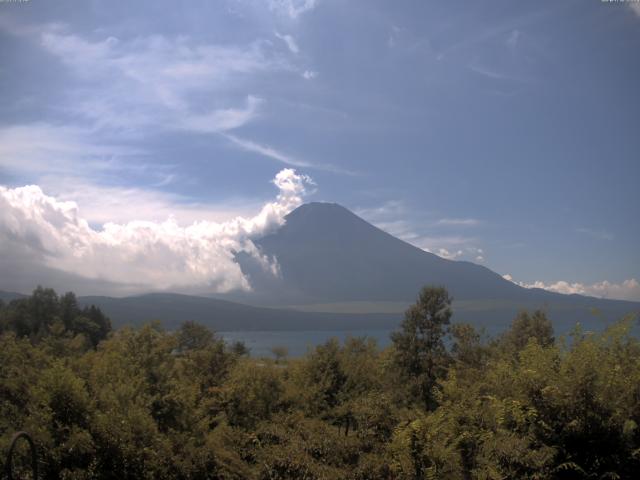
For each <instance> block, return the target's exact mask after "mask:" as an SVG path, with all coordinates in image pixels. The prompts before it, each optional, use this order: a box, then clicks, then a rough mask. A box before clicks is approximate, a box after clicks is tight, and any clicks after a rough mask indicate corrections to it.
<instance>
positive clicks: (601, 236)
mask: <svg viewBox="0 0 640 480" xmlns="http://www.w3.org/2000/svg"><path fill="white" fill-rule="evenodd" d="M576 232H578V233H582V234H584V235H587V236H589V237H591V238H595V239H598V240H613V239H614V235H613V233H610V232H606V231H604V230H597V229H593V228H584V227H582V228H576Z"/></svg>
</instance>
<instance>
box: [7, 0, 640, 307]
mask: <svg viewBox="0 0 640 480" xmlns="http://www.w3.org/2000/svg"><path fill="white" fill-rule="evenodd" d="M639 5H640V3H619V2H615V3H612V2H600V1H599V0H593V1H591V0H579V1H536V2H512V1H491V2H489V1H474V2H450V1H447V2H445V1H439V2H431V1H407V2H388V1H372V0H368V1H337V0H316V1H314V0H298V1H295V0H263V1H258V0H226V1H224V0H221V1H218V2H213V1H198V0H192V1H190V2H185V3H177V2H165V1H158V0H154V1H139V2H104V1H82V2H79V1H58V2H44V1H41V0H40V1H39V0H30V1H28V2H17V3H0V40H1V45H2V46H1V47H0V102H1V105H2V108H0V185H3V186H4V188H5V190H4V191H5V193H6V195H9V194H10V193H7V192H10V191H13V189H16V188H19V187H22V186H24V185H38V186H39V187H40V189H41V192H42V195H46V196H48V197H50V198H54V199H56V201H57V202H63V201H74V202H76V204H77V206H78V210H77V212H75V211H74V212H75V213H68V212H67V211H66V210H65V212H67V213H65V215H67V214H68V215H71V216H73V215H76V216H78V215H79V216H80V217H81V218H82V219H86V220H87V221H88V225H89V226H90V227H91V228H92V229H93V230H96V231H100V230H101V229H102V225H103V224H104V223H106V222H113V223H114V224H118V225H126V224H128V223H130V222H133V221H148V222H152V223H153V222H155V223H154V224H159V223H162V222H163V221H165V220H166V219H167V218H168V217H169V215H173V216H174V218H175V221H176V223H177V224H178V225H179V226H181V227H186V226H188V225H191V224H192V223H193V222H196V221H209V222H214V221H216V222H225V221H229V219H231V218H233V217H236V216H237V215H241V216H243V217H245V218H249V219H254V218H257V217H256V215H258V212H261V211H262V210H261V209H263V208H264V205H265V204H268V203H269V202H274V197H275V196H276V194H277V193H278V191H277V190H276V189H275V188H274V185H273V181H272V180H273V179H274V177H275V176H276V174H278V172H280V171H282V170H283V169H284V168H293V169H295V170H296V172H297V174H295V175H297V176H296V177H291V178H294V180H293V181H294V182H298V183H297V184H296V185H302V184H304V187H300V190H299V191H297V192H298V193H300V195H301V199H302V201H310V200H319V201H331V202H337V203H340V204H342V205H344V206H346V207H348V208H350V209H351V210H353V211H355V212H356V213H358V214H360V215H361V216H363V217H364V218H365V219H367V220H369V221H371V222H372V223H375V224H376V225H378V226H380V227H381V228H384V229H385V230H387V231H389V232H390V233H393V234H395V235H397V236H399V237H401V238H403V239H405V240H407V241H409V242H411V243H413V244H414V245H416V246H419V247H421V248H424V249H428V250H429V251H432V252H434V253H437V254H440V255H442V256H446V257H448V258H455V259H465V260H470V261H474V262H477V263H481V264H484V265H486V266H488V267H489V268H491V269H493V270H495V271H496V272H498V273H500V274H509V275H510V276H511V278H512V279H513V280H514V281H518V282H522V283H524V284H527V285H532V284H534V283H535V282H542V283H538V284H537V285H540V286H545V287H548V288H549V287H551V288H555V289H556V290H559V291H567V292H571V291H578V292H582V293H590V294H595V295H604V296H613V297H618V298H635V299H638V300H640V285H638V283H637V279H640V249H639V248H638V237H639V234H640V222H639V221H638V219H639V218H640V207H639V205H640V193H639V192H640V190H639V188H638V182H639V180H640V134H639V132H638V130H639V127H640V94H639V93H638V85H640V56H639V55H638V51H640V6H639ZM291 175H294V174H293V173H291ZM301 175H307V176H308V177H309V178H308V179H306V178H305V177H301ZM310 179H312V181H313V184H312V183H311V180H310ZM307 180H309V181H307ZM278 188H280V193H281V195H282V192H283V190H282V188H281V186H279V187H278ZM303 190H304V192H303ZM32 193H33V192H32ZM296 194H297V193H296ZM12 198H13V197H12ZM16 198H17V197H16ZM20 198H21V199H22V200H20V201H21V202H22V203H21V205H22V207H21V208H23V209H24V208H31V207H25V205H31V204H33V202H32V200H28V199H27V200H25V198H26V197H24V195H23V196H22V197H20ZM296 198H297V197H296ZM16 202H17V200H16V201H14V202H13V203H11V205H13V207H12V208H17V207H16V205H17V204H16ZM29 202H31V203H29ZM275 202H276V203H278V201H277V200H275ZM285 203H286V205H289V206H291V205H294V204H296V202H293V203H291V202H288V200H287V202H285ZM280 204H282V203H281V202H280V203H278V205H280ZM7 208H8V207H7ZM34 211H35V210H34ZM276 211H277V212H280V213H281V211H280V210H278V209H277V208H276ZM78 212H79V213H78ZM24 213H25V212H22V213H21V214H24ZM25 215H26V217H25V218H27V217H29V218H31V217H30V215H29V214H28V212H27V214H25ZM258 216H259V215H258ZM12 218H13V219H14V220H15V218H17V217H12ZM67 218H68V216H65V219H67ZM69 218H70V217H69ZM74 218H75V217H74ZM9 220H10V219H8V216H7V217H5V218H4V229H5V237H4V238H5V239H10V238H11V239H13V240H12V241H14V240H15V239H16V238H18V237H19V236H20V235H27V234H28V235H32V236H34V235H35V236H38V235H40V236H46V235H50V234H51V229H54V230H55V229H56V228H57V227H56V225H57V224H56V222H55V221H50V220H47V226H46V228H44V227H43V228H44V229H42V228H40V227H38V228H40V230H37V232H36V233H34V232H35V230H34V231H33V232H30V233H29V232H26V233H25V232H22V233H20V234H18V233H16V230H15V228H14V229H13V230H11V228H10V225H11V223H10V221H9ZM65 221H67V220H65ZM74 221H76V220H74ZM34 228H35V227H34ZM74 228H75V227H74ZM247 228H249V227H247ZM62 230H64V229H62ZM65 231H66V230H65ZM7 232H9V233H7ZM47 232H49V233H47ZM85 233H86V232H85ZM55 235H57V233H56V234H55ZM69 235H71V234H69ZM69 235H67V234H66V233H65V236H64V238H65V239H67V240H65V241H66V242H75V241H77V239H76V240H69V238H71V237H69ZM87 235H92V234H91V232H89V233H88V234H87ZM181 235H182V233H181ZM234 239H236V240H237V238H236V237H234ZM101 241H102V240H101ZM234 241H235V240H234ZM243 241H244V240H243ZM23 243H24V242H23ZM36 243H38V244H39V245H41V244H44V243H46V242H43V241H39V242H36ZM5 245H9V240H6V243H5ZM172 245H173V244H172ZM12 248H13V247H12ZM16 248H17V247H16ZM56 248H58V247H57V246H56V247H55V248H53V247H52V248H50V249H49V250H46V249H44V250H43V251H44V252H45V253H43V255H42V256H41V257H39V258H41V259H42V260H41V261H42V262H43V263H45V264H46V266H47V268H55V269H59V270H61V271H73V269H72V268H71V267H69V265H68V262H67V263H65V262H63V261H57V260H55V259H52V258H49V257H50V256H51V255H50V252H51V251H53V250H56ZM172 248H173V247H172ZM181 248H182V247H181ZM47 252H48V253H47ZM0 253H3V254H4V255H5V256H14V252H13V251H12V250H11V249H10V248H9V247H7V246H5V247H4V252H0ZM25 255H26V253H25ZM48 255H49V257H48ZM54 256H55V255H54ZM95 269H96V270H95V271H93V272H92V273H91V276H92V277H93V278H102V279H104V280H108V281H113V282H118V281H119V277H117V275H116V276H113V277H110V276H109V275H102V274H101V273H100V271H99V266H95ZM77 273H78V272H77V271H75V274H77ZM141 275H142V273H141ZM558 282H564V283H558ZM603 282H608V283H603ZM625 282H626V283H625Z"/></svg>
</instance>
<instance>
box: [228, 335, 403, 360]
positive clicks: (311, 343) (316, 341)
mask: <svg viewBox="0 0 640 480" xmlns="http://www.w3.org/2000/svg"><path fill="white" fill-rule="evenodd" d="M391 332H392V330H390V329H387V330H355V331H344V330H327V331H305V330H285V331H247V332H219V333H218V334H219V335H220V336H221V337H222V338H224V339H225V341H227V342H228V343H233V342H236V341H242V342H244V343H245V345H246V346H247V348H249V349H250V351H251V352H250V353H251V356H252V357H273V354H272V353H271V349H272V348H273V347H287V348H288V349H289V356H290V357H300V356H302V355H304V354H305V353H307V350H308V349H309V348H313V347H315V346H316V345H320V344H322V343H324V342H326V341H327V340H329V339H330V338H332V337H335V338H337V339H338V340H340V343H342V342H343V341H344V340H345V339H346V338H348V337H368V338H373V339H375V340H376V342H377V343H378V346H379V347H386V346H388V345H389V343H391V339H390V338H389V335H390V334H391Z"/></svg>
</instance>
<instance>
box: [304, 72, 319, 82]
mask: <svg viewBox="0 0 640 480" xmlns="http://www.w3.org/2000/svg"><path fill="white" fill-rule="evenodd" d="M317 76H318V72H314V71H313V70H305V71H304V72H302V78H304V79H305V80H313V79H314V78H316V77H317Z"/></svg>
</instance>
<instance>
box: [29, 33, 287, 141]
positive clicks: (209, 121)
mask: <svg viewBox="0 0 640 480" xmlns="http://www.w3.org/2000/svg"><path fill="white" fill-rule="evenodd" d="M40 41H41V45H42V46H43V48H44V49H45V50H47V51H48V52H50V53H51V54H53V55H55V56H56V57H58V58H60V60H61V61H62V62H64V63H65V64H66V65H68V66H69V67H70V68H71V69H72V70H73V71H74V72H75V74H76V75H77V77H78V80H79V81H80V82H83V83H84V88H78V89H76V91H75V93H74V97H73V104H72V106H71V107H68V110H69V111H70V112H71V113H75V114H77V115H81V116H84V117H86V118H88V119H90V120H92V121H94V122H96V124H97V125H98V126H100V127H110V128H118V129H122V128H124V129H129V130H136V129H140V128H144V127H153V128H162V129H167V128H169V129H171V128H180V129H193V130H194V131H199V132H203V131H205V132H211V131H220V130H229V129H233V128H237V127H239V126H241V125H244V124H246V123H247V122H249V121H251V120H252V119H253V118H254V116H255V114H256V107H257V106H258V105H259V100H258V99H257V98H255V97H253V96H251V95H249V96H246V97H245V98H247V100H246V106H245V107H241V108H238V107H236V106H229V104H228V102H229V100H228V99H227V100H225V101H224V102H225V103H226V105H224V104H222V105H221V102H220V101H217V102H216V101H214V99H215V98H216V95H215V93H216V92H221V91H225V90H226V89H228V88H229V87H231V86H234V85H236V84H237V83H238V82H240V81H241V80H242V78H245V77H249V76H254V75H257V74H260V73H264V72H272V71H278V70H280V71H286V70H291V69H292V67H291V65H289V64H288V63H287V62H286V61H285V60H284V59H283V58H281V57H279V56H278V55H277V54H275V53H273V52H270V51H269V49H268V45H267V44H265V43H263V42H260V41H255V42H252V43H250V44H248V45H242V46H238V45H215V44H206V43H205V44H203V43H197V42H195V41H194V40H192V39H190V38H188V37H175V38H169V37H166V36H162V35H153V36H148V37H138V38H134V39H129V40H121V39H118V38H115V37H111V36H110V37H107V38H103V39H101V40H93V41H90V40H88V39H86V38H83V37H81V36H79V35H76V34H72V33H68V32H67V31H66V30H64V29H61V28H60V27H45V29H44V31H43V32H42V33H41V35H40ZM81 85H82V83H81ZM202 95H206V97H205V98H207V97H208V98H210V99H211V100H209V101H208V102H204V103H203V101H202ZM225 97H226V98H228V96H225ZM207 103H208V104H207Z"/></svg>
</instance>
